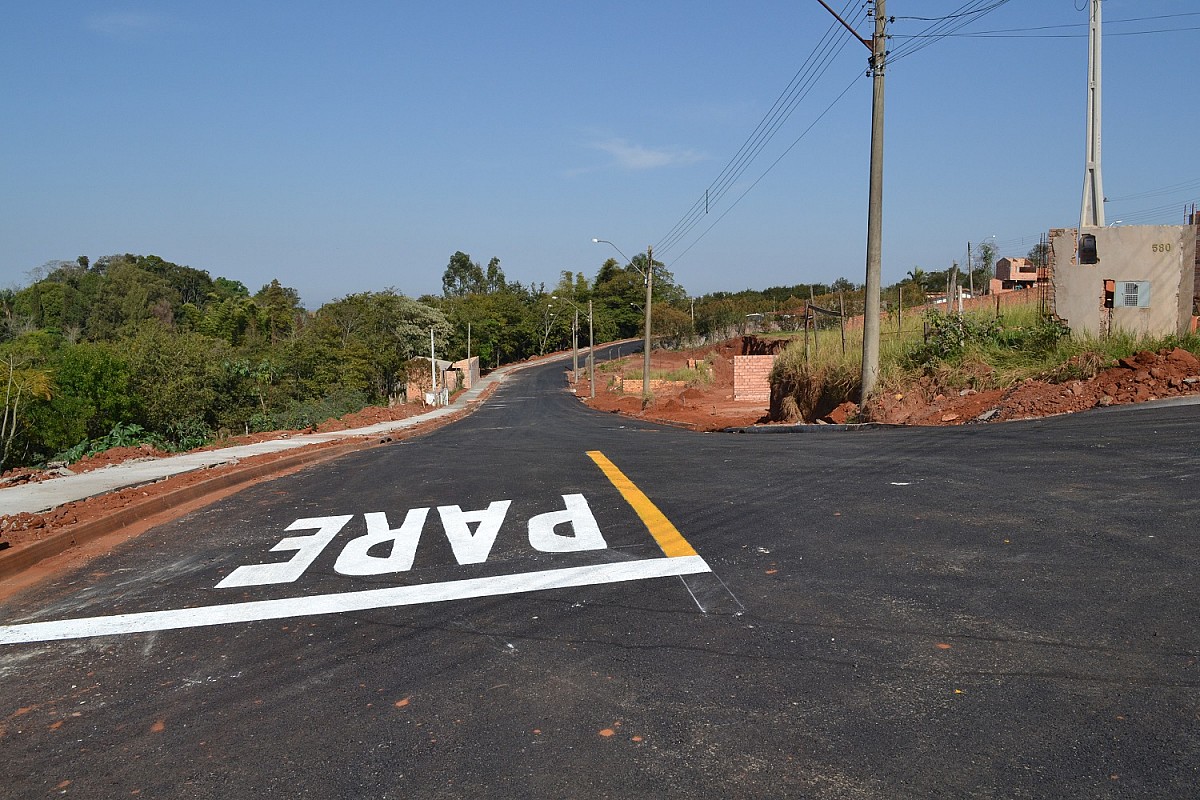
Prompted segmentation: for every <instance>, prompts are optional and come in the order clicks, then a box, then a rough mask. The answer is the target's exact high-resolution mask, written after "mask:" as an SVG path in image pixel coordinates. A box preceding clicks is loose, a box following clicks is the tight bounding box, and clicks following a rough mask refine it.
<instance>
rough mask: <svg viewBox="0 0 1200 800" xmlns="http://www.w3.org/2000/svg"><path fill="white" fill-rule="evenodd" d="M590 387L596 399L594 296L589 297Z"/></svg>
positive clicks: (593, 397)
mask: <svg viewBox="0 0 1200 800" xmlns="http://www.w3.org/2000/svg"><path fill="white" fill-rule="evenodd" d="M588 387H589V391H590V393H591V395H592V399H593V400H595V399H596V323H595V322H594V320H593V318H592V298H590V297H589V298H588Z"/></svg>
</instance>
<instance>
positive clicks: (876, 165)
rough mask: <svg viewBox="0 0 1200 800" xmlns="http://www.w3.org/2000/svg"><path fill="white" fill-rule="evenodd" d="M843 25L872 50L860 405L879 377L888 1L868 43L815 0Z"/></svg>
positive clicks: (879, 1)
mask: <svg viewBox="0 0 1200 800" xmlns="http://www.w3.org/2000/svg"><path fill="white" fill-rule="evenodd" d="M817 2H818V3H820V4H821V5H822V6H824V7H825V10H826V11H828V12H829V13H830V14H832V15H833V16H834V18H835V19H836V20H837V21H838V22H840V23H842V26H843V27H845V28H846V30H848V31H850V33H851V35H852V36H854V38H855V39H858V41H860V42H862V43H863V45H864V46H865V47H866V48H867V49H868V50H870V51H871V57H870V59H869V60H868V62H867V63H868V65H869V70H870V74H871V75H872V76H873V77H874V79H875V80H874V86H873V88H872V92H871V184H870V191H869V196H868V200H867V278H866V284H865V285H864V289H863V357H862V398H861V401H862V402H863V403H866V402H867V398H869V397H870V396H871V392H873V391H874V390H875V381H876V379H878V377H879V282H880V272H881V271H882V266H881V265H882V263H883V72H884V67H885V66H886V62H887V23H888V18H887V9H886V6H887V0H875V35H874V36H873V37H872V38H871V40H870V41H867V40H866V39H864V38H863V37H861V36H859V35H858V32H857V31H855V30H854V27H853V26H852V25H850V23H848V22H846V20H844V19H842V18H841V17H840V16H838V13H837V12H836V11H834V10H833V9H832V8H830V7H829V4H828V3H826V2H825V0H817Z"/></svg>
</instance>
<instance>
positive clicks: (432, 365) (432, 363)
mask: <svg viewBox="0 0 1200 800" xmlns="http://www.w3.org/2000/svg"><path fill="white" fill-rule="evenodd" d="M437 390H438V388H437V353H435V352H434V349H433V328H430V329H429V391H431V392H432V393H433V404H434V405H435V406H436V405H437V404H438V401H437Z"/></svg>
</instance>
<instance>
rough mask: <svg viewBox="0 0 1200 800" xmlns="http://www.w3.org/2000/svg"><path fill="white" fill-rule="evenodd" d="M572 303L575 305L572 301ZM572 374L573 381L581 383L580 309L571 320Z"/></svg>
mask: <svg viewBox="0 0 1200 800" xmlns="http://www.w3.org/2000/svg"><path fill="white" fill-rule="evenodd" d="M571 305H575V304H574V303H572V304H571ZM571 374H572V375H573V376H574V377H573V378H572V380H571V382H572V383H579V309H578V308H576V309H575V319H574V320H573V321H572V322H571Z"/></svg>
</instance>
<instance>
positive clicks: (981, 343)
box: [771, 297, 1200, 421]
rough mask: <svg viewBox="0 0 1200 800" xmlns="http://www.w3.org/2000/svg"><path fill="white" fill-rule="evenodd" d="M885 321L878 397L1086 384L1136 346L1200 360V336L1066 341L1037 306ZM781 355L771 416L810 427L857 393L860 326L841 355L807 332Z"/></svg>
mask: <svg viewBox="0 0 1200 800" xmlns="http://www.w3.org/2000/svg"><path fill="white" fill-rule="evenodd" d="M903 322H904V324H903V326H902V327H899V326H897V324H896V318H895V317H894V316H892V317H890V319H885V320H884V321H883V322H882V324H881V336H880V347H879V378H878V382H877V384H876V391H877V392H887V393H891V392H902V391H908V390H910V389H911V387H912V386H913V385H916V384H919V385H923V386H925V387H927V388H928V389H929V390H931V391H932V392H935V393H936V392H950V391H958V390H961V389H968V388H969V389H975V390H978V391H983V390H987V389H1005V388H1009V387H1011V386H1015V385H1017V384H1018V383H1021V382H1022V381H1024V380H1026V379H1029V378H1033V379H1036V380H1046V381H1049V382H1052V383H1061V382H1065V381H1071V380H1086V379H1088V378H1092V377H1094V376H1095V375H1096V374H1097V373H1099V372H1101V371H1103V370H1105V369H1107V368H1108V367H1111V366H1112V365H1113V364H1114V363H1115V362H1116V360H1117V359H1119V358H1124V357H1127V356H1130V355H1133V354H1134V353H1136V352H1138V351H1140V350H1152V351H1159V350H1162V349H1164V348H1173V347H1182V348H1184V349H1186V350H1189V351H1191V352H1192V353H1193V354H1197V355H1200V336H1197V335H1195V334H1189V335H1187V336H1182V337H1180V336H1165V337H1154V338H1146V337H1143V338H1139V337H1137V336H1135V335H1133V334H1130V333H1128V332H1123V331H1122V332H1116V333H1113V334H1112V335H1110V336H1108V337H1107V338H1105V339H1102V340H1101V339H1095V338H1091V337H1077V338H1076V337H1071V336H1070V335H1069V331H1068V330H1067V328H1066V327H1065V326H1063V325H1062V324H1061V323H1059V322H1058V321H1056V320H1053V319H1049V318H1045V317H1043V316H1042V315H1041V314H1040V313H1039V311H1038V306H1037V303H1036V300H1035V299H1034V298H1032V297H1031V302H1030V303H1029V304H1027V305H1023V306H1008V307H1006V308H1005V309H1004V312H1003V313H1002V314H1001V315H1000V316H998V317H997V316H995V314H994V313H992V312H990V311H978V312H974V313H967V314H962V315H958V314H950V315H947V314H945V313H942V312H937V311H935V312H929V313H927V314H925V315H924V316H918V315H916V314H909V315H907V316H906V317H905V318H904V320H903ZM809 336H810V338H809V346H808V356H807V358H806V357H805V348H804V343H803V341H802V340H801V339H797V340H795V341H793V342H792V343H791V344H790V345H788V348H787V349H786V350H785V351H784V352H783V353H781V354H780V356H779V358H778V359H777V360H776V362H775V369H774V371H773V372H772V374H771V386H772V400H771V412H772V416H773V417H774V418H777V419H797V418H799V419H805V420H808V421H813V420H815V419H819V418H820V417H821V416H824V415H825V414H827V413H829V411H830V410H832V408H833V407H835V406H837V405H838V404H839V403H841V402H845V401H847V400H850V401H854V402H858V400H859V394H860V392H861V373H862V330H861V329H856V330H853V331H847V342H846V349H845V352H844V353H843V351H842V342H841V334H840V332H839V331H838V330H836V329H835V330H820V331H816V332H815V335H814V333H813V332H810V334H809Z"/></svg>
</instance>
